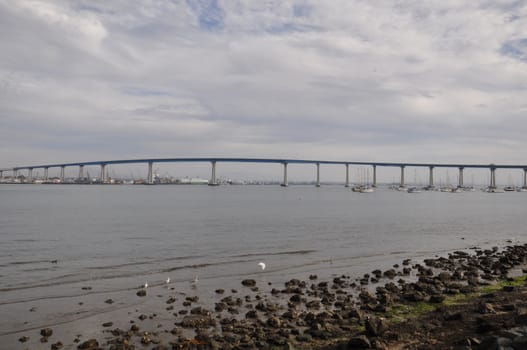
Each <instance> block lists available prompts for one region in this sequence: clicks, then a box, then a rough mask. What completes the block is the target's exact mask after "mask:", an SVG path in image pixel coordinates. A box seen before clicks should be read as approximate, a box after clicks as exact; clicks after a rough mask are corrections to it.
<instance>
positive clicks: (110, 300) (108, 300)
mask: <svg viewBox="0 0 527 350" xmlns="http://www.w3.org/2000/svg"><path fill="white" fill-rule="evenodd" d="M104 302H105V303H106V304H113V300H112V299H106V300H105V301H104Z"/></svg>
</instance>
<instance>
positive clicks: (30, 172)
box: [27, 168, 33, 182]
mask: <svg viewBox="0 0 527 350" xmlns="http://www.w3.org/2000/svg"><path fill="white" fill-rule="evenodd" d="M27 181H29V182H32V181H33V168H28V169H27Z"/></svg>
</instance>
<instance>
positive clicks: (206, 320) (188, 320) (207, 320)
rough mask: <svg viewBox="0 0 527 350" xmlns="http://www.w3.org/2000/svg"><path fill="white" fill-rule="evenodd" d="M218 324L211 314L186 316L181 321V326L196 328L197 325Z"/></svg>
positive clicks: (209, 325)
mask: <svg viewBox="0 0 527 350" xmlns="http://www.w3.org/2000/svg"><path fill="white" fill-rule="evenodd" d="M215 324H216V321H215V320H213V319H212V317H210V316H208V315H207V316H202V315H190V316H185V317H184V318H183V320H182V321H181V327H184V328H196V327H211V326H214V325H215Z"/></svg>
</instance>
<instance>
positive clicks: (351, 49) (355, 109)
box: [0, 0, 527, 167]
mask: <svg viewBox="0 0 527 350" xmlns="http://www.w3.org/2000/svg"><path fill="white" fill-rule="evenodd" d="M0 52H1V54H0V164H1V165H2V167H9V166H17V165H22V164H24V165H28V164H35V163H46V162H66V161H91V160H101V159H114V158H140V157H180V156H181V157H184V156H232V157H238V156H247V157H277V158H312V159H332V160H357V161H362V160H364V161H366V160H371V161H412V162H465V163H490V162H495V163H527V137H526V135H527V2H526V1H514V0H488V1H487V0H486V1H483V0H480V1H477V0H465V1H460V0H441V1H439V0H438V1H420V0H413V1H410V0H408V1H402V0H400V1H393V0H386V1H381V0H378V1H372V0H363V1H360V0H356V1H354V0H324V1H318V0H316V1H315V0H187V1H185V0H172V1H169V0H141V1H129V0H113V1H106V0H99V1H97V0H85V1H82V0H78V1H69V0H48V1H37V0H34V1H33V0H31V1H30V0H27V1H26V0H0Z"/></svg>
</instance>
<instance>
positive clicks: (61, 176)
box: [60, 166, 66, 183]
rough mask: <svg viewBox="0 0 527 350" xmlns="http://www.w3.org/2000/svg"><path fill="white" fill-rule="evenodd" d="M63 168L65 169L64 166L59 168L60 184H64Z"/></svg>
mask: <svg viewBox="0 0 527 350" xmlns="http://www.w3.org/2000/svg"><path fill="white" fill-rule="evenodd" d="M65 168H66V167H65V166H61V167H60V182H61V183H62V182H64V179H65V176H64V172H65V171H64V169H65Z"/></svg>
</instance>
